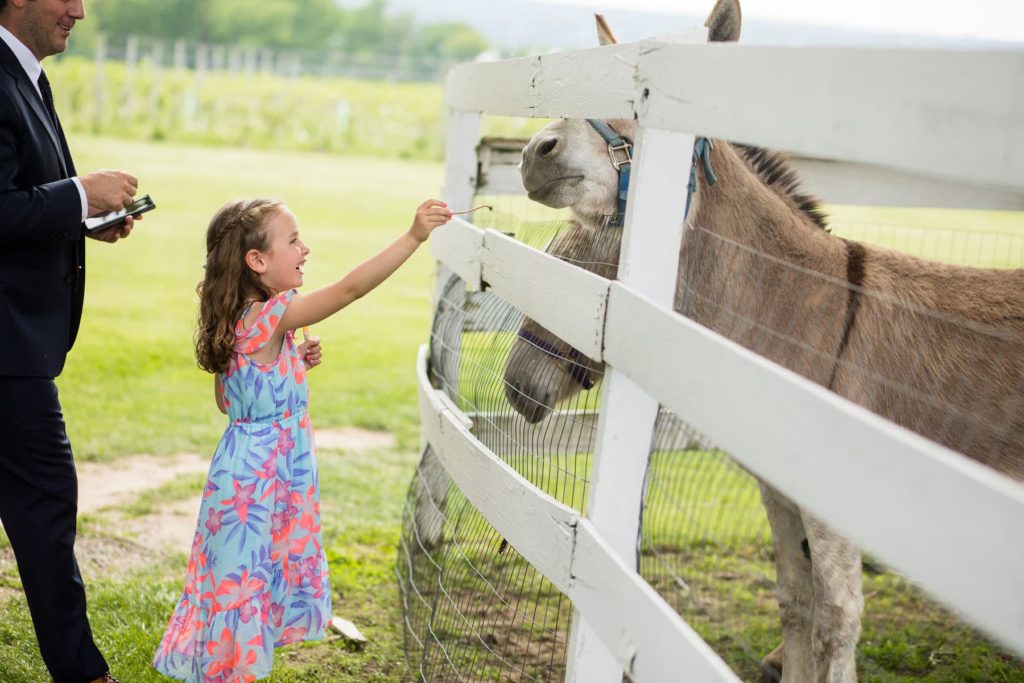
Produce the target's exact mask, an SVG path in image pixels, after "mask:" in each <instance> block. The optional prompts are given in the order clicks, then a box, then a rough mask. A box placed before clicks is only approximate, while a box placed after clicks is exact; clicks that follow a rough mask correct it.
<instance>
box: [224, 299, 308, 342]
mask: <svg viewBox="0 0 1024 683" xmlns="http://www.w3.org/2000/svg"><path fill="white" fill-rule="evenodd" d="M293 296H295V290H294V289H289V290H288V291H286V292H281V293H280V294H278V295H277V296H275V297H271V298H270V299H268V300H267V301H265V302H263V303H262V305H261V306H260V312H259V314H258V315H257V316H256V319H255V320H254V321H253V323H252V324H251V325H249V326H248V327H246V325H245V317H246V316H247V315H248V313H249V312H250V309H251V308H252V306H253V305H254V304H259V303H260V302H253V303H252V304H249V305H248V306H246V310H245V311H243V312H242V316H241V318H240V319H239V320H238V323H237V324H236V325H235V352H236V353H244V354H251V353H255V352H256V351H259V350H260V349H261V348H263V347H264V346H266V344H267V342H268V341H270V338H271V337H273V336H274V332H275V331H276V330H277V325H278V323H279V322H280V321H281V317H282V316H283V315H284V312H285V310H287V308H288V304H290V303H291V301H292V297H293Z"/></svg>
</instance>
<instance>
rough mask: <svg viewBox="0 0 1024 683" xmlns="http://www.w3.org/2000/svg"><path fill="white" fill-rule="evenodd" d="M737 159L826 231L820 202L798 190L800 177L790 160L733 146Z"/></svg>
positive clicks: (758, 150) (776, 153)
mask: <svg viewBox="0 0 1024 683" xmlns="http://www.w3.org/2000/svg"><path fill="white" fill-rule="evenodd" d="M732 145H733V147H735V148H736V149H737V150H738V151H739V153H740V155H741V156H742V157H743V158H744V159H746V161H747V163H748V164H750V166H751V167H752V168H753V170H754V173H756V174H757V177H758V178H760V179H761V181H762V182H763V183H764V184H765V185H767V186H769V187H771V188H772V189H773V190H775V191H776V192H778V193H779V194H781V195H783V196H785V197H789V199H790V200H792V201H793V203H795V204H796V206H797V208H799V209H800V211H801V212H803V213H804V214H805V215H806V216H807V217H808V218H810V219H811V222H812V223H814V224H815V225H817V226H818V227H819V228H821V229H822V230H826V231H827V230H828V215H827V214H826V213H825V210H824V209H823V208H821V202H820V200H819V199H818V198H817V197H815V196H814V195H810V194H807V193H806V192H804V191H803V190H802V189H801V187H800V176H799V174H797V172H796V169H795V168H793V165H792V164H791V163H790V161H789V157H787V156H786V155H785V154H781V153H779V152H772V151H770V150H767V149H764V148H763V147H754V146H753V145H741V144H737V143H732Z"/></svg>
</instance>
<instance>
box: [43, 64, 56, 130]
mask: <svg viewBox="0 0 1024 683" xmlns="http://www.w3.org/2000/svg"><path fill="white" fill-rule="evenodd" d="M39 93H40V94H41V95H42V96H43V106H44V107H46V113H47V114H49V115H50V121H51V122H52V123H53V128H54V130H56V129H57V128H58V127H59V126H60V124H59V123H58V122H57V110H56V109H55V108H54V106H53V90H51V89H50V79H49V78H47V77H46V72H45V71H40V72H39Z"/></svg>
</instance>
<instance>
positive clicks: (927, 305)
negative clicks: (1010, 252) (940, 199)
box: [834, 247, 1024, 480]
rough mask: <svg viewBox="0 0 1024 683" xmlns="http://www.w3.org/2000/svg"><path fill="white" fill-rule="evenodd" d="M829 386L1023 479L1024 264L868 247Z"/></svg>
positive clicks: (889, 416)
mask: <svg viewBox="0 0 1024 683" xmlns="http://www.w3.org/2000/svg"><path fill="white" fill-rule="evenodd" d="M850 301H851V305H852V306H853V307H854V308H855V309H856V310H855V315H853V316H851V317H850V318H851V320H850V323H849V324H850V329H849V330H848V345H847V348H846V349H845V350H844V353H843V355H842V357H841V358H840V359H839V364H838V369H837V373H836V379H835V385H834V389H835V390H836V391H837V392H838V393H840V394H842V395H844V396H847V397H848V398H850V399H852V400H854V401H855V402H857V403H860V404H862V405H864V406H865V407H867V408H869V409H871V410H872V411H874V412H876V413H878V414H880V415H882V416H884V417H886V418H888V419H890V420H892V421H894V422H896V423H897V424H900V425H902V426H904V427H907V428H909V429H912V430H914V431H916V432H919V433H920V434H922V435H924V436H926V437H928V438H930V439H932V440H934V441H938V442H939V443H942V444H944V445H946V446H948V447H950V448H952V449H954V450H957V451H960V452H962V453H965V454H966V455H968V456H969V457H971V458H973V459H975V460H978V461H980V462H982V463H985V464H987V465H989V466H991V467H994V468H996V469H998V470H1000V471H1002V472H1004V473H1006V474H1008V475H1010V476H1012V477H1014V478H1015V479H1018V480H1024V270H996V269H987V268H968V267H961V266H952V265H947V264H940V263H934V262H930V261H925V260H923V259H919V258H915V257H912V256H908V255H905V254H899V253H896V252H892V251H889V250H886V249H881V248H873V247H865V254H864V271H863V284H862V288H861V289H859V290H854V291H851V293H850Z"/></svg>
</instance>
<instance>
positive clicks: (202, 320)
mask: <svg viewBox="0 0 1024 683" xmlns="http://www.w3.org/2000/svg"><path fill="white" fill-rule="evenodd" d="M283 206H284V204H282V203H281V202H279V201H276V200H273V199H245V200H239V201H234V202H229V203H228V204H225V205H224V206H223V207H221V209H220V210H219V211H218V212H217V213H216V214H215V215H214V216H213V219H212V220H211V221H210V226H209V227H208V228H207V229H206V266H205V268H206V273H205V275H204V276H203V281H202V282H200V283H199V284H198V285H197V286H196V292H198V294H199V321H198V324H197V325H196V335H195V344H196V362H197V363H198V364H199V367H201V368H202V369H203V370H206V371H207V372H214V373H216V372H224V371H225V370H227V368H228V364H229V362H230V360H231V349H232V347H234V345H235V324H236V323H237V322H238V319H239V317H240V316H241V315H242V311H243V309H244V308H245V306H246V305H247V304H248V303H249V302H252V301H266V300H268V299H270V298H271V297H272V296H273V292H271V291H270V290H269V289H268V288H267V287H266V286H265V285H264V284H263V283H262V282H260V279H259V277H258V275H257V274H256V273H255V272H253V271H252V269H250V268H249V266H247V265H246V264H245V255H246V254H247V253H248V252H249V250H250V249H257V250H259V251H266V249H267V247H268V245H269V239H268V235H267V229H266V225H267V222H268V221H269V220H270V219H271V218H273V217H274V216H275V215H276V214H277V213H278V212H279V211H280V210H281V208H282V207H283Z"/></svg>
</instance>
